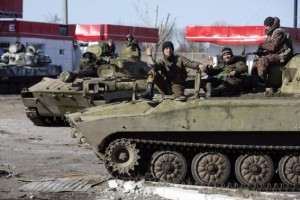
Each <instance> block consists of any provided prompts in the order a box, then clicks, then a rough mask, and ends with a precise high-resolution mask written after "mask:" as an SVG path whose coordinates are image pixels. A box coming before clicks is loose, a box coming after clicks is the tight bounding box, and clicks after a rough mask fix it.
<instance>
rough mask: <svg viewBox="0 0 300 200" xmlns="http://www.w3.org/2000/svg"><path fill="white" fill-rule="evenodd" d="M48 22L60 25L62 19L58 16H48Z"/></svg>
mask: <svg viewBox="0 0 300 200" xmlns="http://www.w3.org/2000/svg"><path fill="white" fill-rule="evenodd" d="M46 22H49V23H57V24H59V23H62V18H61V17H59V16H58V14H49V15H48V16H46Z"/></svg>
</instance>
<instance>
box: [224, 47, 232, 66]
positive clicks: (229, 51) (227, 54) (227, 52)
mask: <svg viewBox="0 0 300 200" xmlns="http://www.w3.org/2000/svg"><path fill="white" fill-rule="evenodd" d="M232 57H233V53H232V49H231V48H229V47H224V48H223V49H222V59H223V61H224V62H225V63H227V62H229V61H230V60H231V59H232Z"/></svg>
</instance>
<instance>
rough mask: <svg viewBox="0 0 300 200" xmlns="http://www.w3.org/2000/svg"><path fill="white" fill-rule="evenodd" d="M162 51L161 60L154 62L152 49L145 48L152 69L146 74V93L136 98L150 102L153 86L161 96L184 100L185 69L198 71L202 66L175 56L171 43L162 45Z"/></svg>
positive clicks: (167, 42)
mask: <svg viewBox="0 0 300 200" xmlns="http://www.w3.org/2000/svg"><path fill="white" fill-rule="evenodd" d="M162 51H163V59H161V60H159V61H158V62H155V61H154V60H153V58H152V47H147V49H146V54H147V57H148V64H149V65H150V66H151V67H152V69H151V70H150V72H149V73H148V79H147V86H146V92H144V93H142V94H139V95H138V97H139V98H145V99H150V100H151V99H152V98H153V87H154V84H155V85H156V87H157V89H158V90H159V92H160V93H161V94H162V95H173V96H174V97H175V98H177V99H178V100H184V99H185V97H184V85H185V79H186V78H187V71H186V68H192V69H196V70H199V69H200V66H202V64H201V63H199V62H194V61H191V60H189V59H187V58H186V57H183V56H180V55H175V54H174V46H173V43H172V42H170V41H166V42H164V43H163V45H162Z"/></svg>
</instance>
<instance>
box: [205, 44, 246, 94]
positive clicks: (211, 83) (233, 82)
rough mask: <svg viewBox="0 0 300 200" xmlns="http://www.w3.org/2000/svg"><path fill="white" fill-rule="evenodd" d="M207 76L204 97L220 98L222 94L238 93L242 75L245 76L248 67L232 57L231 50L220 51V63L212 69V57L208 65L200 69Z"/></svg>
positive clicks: (226, 48)
mask: <svg viewBox="0 0 300 200" xmlns="http://www.w3.org/2000/svg"><path fill="white" fill-rule="evenodd" d="M202 71H203V72H205V73H206V74H207V75H208V78H207V83H206V86H205V88H204V90H205V91H206V97H212V96H221V95H222V94H223V93H224V92H239V91H240V87H241V84H242V78H241V75H242V74H247V72H248V66H247V65H246V64H245V62H244V61H241V59H239V58H238V57H235V56H233V53H232V50H231V48H228V47H225V48H223V49H222V62H221V63H220V64H219V65H218V66H215V67H213V60H212V57H209V58H208V65H207V66H205V67H203V68H202Z"/></svg>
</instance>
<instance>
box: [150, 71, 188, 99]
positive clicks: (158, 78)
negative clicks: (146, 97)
mask: <svg viewBox="0 0 300 200" xmlns="http://www.w3.org/2000/svg"><path fill="white" fill-rule="evenodd" d="M147 83H153V84H155V85H156V88H157V90H158V91H159V93H160V94H162V95H174V97H175V98H176V97H180V96H183V95H184V88H185V87H184V86H183V84H176V83H174V82H172V81H167V80H166V79H165V77H164V76H163V75H161V74H160V73H159V72H157V71H155V70H151V71H150V72H149V73H148V78H147Z"/></svg>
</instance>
